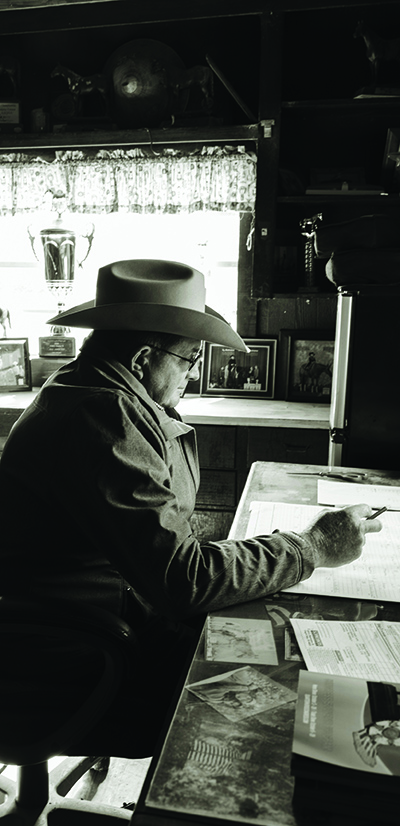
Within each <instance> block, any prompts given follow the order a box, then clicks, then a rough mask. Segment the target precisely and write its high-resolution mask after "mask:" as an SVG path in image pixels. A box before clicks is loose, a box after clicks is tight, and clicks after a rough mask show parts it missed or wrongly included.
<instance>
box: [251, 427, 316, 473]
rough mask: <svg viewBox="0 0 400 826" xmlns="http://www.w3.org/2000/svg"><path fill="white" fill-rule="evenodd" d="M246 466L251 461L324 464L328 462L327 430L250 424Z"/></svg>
mask: <svg viewBox="0 0 400 826" xmlns="http://www.w3.org/2000/svg"><path fill="white" fill-rule="evenodd" d="M248 434H249V435H248V451H247V462H248V468H250V465H251V464H252V463H253V462H257V461H261V462H295V463H299V464H316V465H323V464H326V462H327V461H328V443H329V432H328V430H311V429H309V428H304V429H300V428H286V427H249V431H248Z"/></svg>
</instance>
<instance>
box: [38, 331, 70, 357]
mask: <svg viewBox="0 0 400 826" xmlns="http://www.w3.org/2000/svg"><path fill="white" fill-rule="evenodd" d="M39 356H40V357H41V358H65V359H68V358H70V359H73V358H75V339H74V338H72V336H71V337H69V336H60V335H53V336H41V337H39Z"/></svg>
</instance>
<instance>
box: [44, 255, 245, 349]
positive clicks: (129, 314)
mask: <svg viewBox="0 0 400 826" xmlns="http://www.w3.org/2000/svg"><path fill="white" fill-rule="evenodd" d="M64 322H66V323H67V324H68V325H71V327H85V328H88V329H92V330H149V331H151V332H157V333H172V334H174V335H178V336H184V337H186V338H193V339H201V340H202V341H209V342H212V343H213V344H224V345H225V346H227V347H232V348H234V349H235V350H242V351H244V352H248V351H249V350H248V347H247V346H246V344H245V343H244V341H243V340H242V339H241V337H240V336H239V335H238V334H237V333H235V331H234V330H233V329H232V327H230V325H229V324H228V322H227V321H225V319H224V318H222V316H221V315H219V313H216V312H215V310H212V309H211V307H207V306H206V305H205V287H204V276H203V274H202V273H201V272H199V271H198V270H194V269H192V267H189V266H187V265H186V264H179V263H177V262H176V261H160V260H152V259H136V260H135V259H134V260H132V261H117V262H115V263H113V264H107V266H105V267H101V268H100V269H99V272H98V276H97V289H96V298H95V299H94V300H92V301H86V302H85V303H83V304H79V305H78V306H76V307H72V308H71V309H70V310H64V312H62V313H59V314H58V315H56V316H54V318H50V319H49V320H48V322H47V323H48V324H63V323H64Z"/></svg>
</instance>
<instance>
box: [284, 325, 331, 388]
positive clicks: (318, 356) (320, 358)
mask: <svg viewBox="0 0 400 826" xmlns="http://www.w3.org/2000/svg"><path fill="white" fill-rule="evenodd" d="M279 346H280V348H282V350H281V355H282V366H283V371H284V375H283V379H284V382H283V387H284V398H285V399H286V400H287V401H293V402H321V403H323V404H330V401H331V393H332V371H333V354H334V347H335V333H334V331H333V330H332V331H331V330H281V332H280V345H279Z"/></svg>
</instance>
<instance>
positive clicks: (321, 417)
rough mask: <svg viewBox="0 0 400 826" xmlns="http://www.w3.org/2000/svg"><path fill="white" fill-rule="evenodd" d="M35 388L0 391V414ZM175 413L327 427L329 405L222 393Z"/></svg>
mask: <svg viewBox="0 0 400 826" xmlns="http://www.w3.org/2000/svg"><path fill="white" fill-rule="evenodd" d="M38 391H39V388H37V387H36V388H33V390H31V391H21V392H17V393H0V417H1V415H2V413H4V412H5V411H14V412H18V411H20V412H21V413H22V412H23V411H24V410H25V408H26V407H27V406H28V404H30V403H31V401H33V399H34V398H35V396H36V394H37V393H38ZM177 410H178V412H179V413H180V415H181V416H182V418H183V420H184V421H185V422H187V423H188V424H213V425H241V426H243V427H298V428H312V429H319V430H329V412H330V405H329V404H312V403H310V402H287V401H281V400H279V399H272V400H269V399H249V398H246V399H240V398H237V399H232V398H230V399H228V398H225V397H223V396H213V397H211V396H186V397H185V398H184V399H181V401H180V402H179V404H178V407H177Z"/></svg>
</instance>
